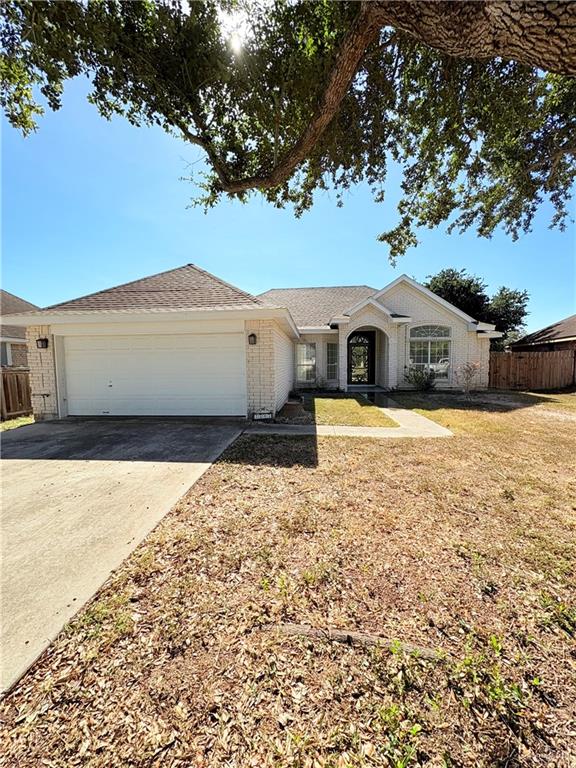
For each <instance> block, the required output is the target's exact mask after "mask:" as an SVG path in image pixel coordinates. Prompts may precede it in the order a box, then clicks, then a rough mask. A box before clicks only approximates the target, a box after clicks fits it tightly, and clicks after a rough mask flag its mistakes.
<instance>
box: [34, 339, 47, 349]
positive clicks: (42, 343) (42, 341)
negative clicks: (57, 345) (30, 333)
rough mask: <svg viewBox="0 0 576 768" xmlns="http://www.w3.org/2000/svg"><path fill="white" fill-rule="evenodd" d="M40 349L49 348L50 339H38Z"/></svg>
mask: <svg viewBox="0 0 576 768" xmlns="http://www.w3.org/2000/svg"><path fill="white" fill-rule="evenodd" d="M36 346H37V347H38V349H48V339H36Z"/></svg>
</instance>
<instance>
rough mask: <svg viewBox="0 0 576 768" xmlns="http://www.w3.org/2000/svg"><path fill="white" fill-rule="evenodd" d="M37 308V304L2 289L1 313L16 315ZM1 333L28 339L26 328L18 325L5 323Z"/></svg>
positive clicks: (10, 336)
mask: <svg viewBox="0 0 576 768" xmlns="http://www.w3.org/2000/svg"><path fill="white" fill-rule="evenodd" d="M35 309H38V307H37V306H36V304H31V303H30V302H29V301H25V300H24V299H21V298H20V297H19V296H14V294H13V293H8V291H4V290H2V289H0V315H15V314H17V313H18V312H30V310H35ZM0 333H1V334H2V336H7V337H9V338H14V339H22V340H25V339H26V328H22V327H19V326H17V325H3V326H2V327H1V328H0Z"/></svg>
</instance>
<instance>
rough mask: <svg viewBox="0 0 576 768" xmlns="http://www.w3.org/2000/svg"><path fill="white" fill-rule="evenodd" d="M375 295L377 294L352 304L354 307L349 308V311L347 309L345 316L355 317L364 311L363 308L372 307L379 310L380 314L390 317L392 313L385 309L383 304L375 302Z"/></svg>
mask: <svg viewBox="0 0 576 768" xmlns="http://www.w3.org/2000/svg"><path fill="white" fill-rule="evenodd" d="M377 295H378V294H374V296H369V297H368V298H367V299H362V301H359V302H358V303H357V304H354V306H352V307H350V309H347V310H346V314H347V315H355V314H356V312H359V311H360V310H361V309H364V307H367V306H369V305H372V306H373V307H376V309H379V310H380V311H381V312H383V313H384V314H385V315H388V317H391V316H392V312H391V311H390V310H389V309H388V308H387V307H385V306H384V304H380V302H379V301H376V300H375V296H377Z"/></svg>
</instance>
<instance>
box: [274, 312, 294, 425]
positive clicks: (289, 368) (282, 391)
mask: <svg viewBox="0 0 576 768" xmlns="http://www.w3.org/2000/svg"><path fill="white" fill-rule="evenodd" d="M272 345H273V348H274V404H275V410H276V411H279V410H280V408H282V406H283V405H284V403H285V402H286V400H288V395H289V394H290V390H291V389H292V386H293V382H294V345H293V344H292V339H290V338H289V337H288V336H287V335H286V334H285V333H284V332H283V331H282V330H281V329H280V328H278V327H275V328H273V329H272Z"/></svg>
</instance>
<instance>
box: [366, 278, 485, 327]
mask: <svg viewBox="0 0 576 768" xmlns="http://www.w3.org/2000/svg"><path fill="white" fill-rule="evenodd" d="M402 283H404V284H406V285H409V286H410V287H411V288H414V289H415V290H416V291H419V292H420V293H421V294H422V296H424V297H426V298H427V299H429V300H430V301H432V302H435V303H436V304H438V305H439V306H441V307H443V308H444V309H446V310H448V311H449V312H452V314H454V315H456V316H457V317H459V318H460V319H461V320H464V321H465V322H467V323H474V324H476V323H477V320H475V319H474V318H473V317H470V315H467V314H466V312H462V310H461V309H458V307H455V306H454V304H450V302H449V301H446V300H445V299H443V298H442V297H440V296H438V295H437V294H436V293H434V292H433V291H431V290H430V289H429V288H426V286H424V285H421V283H418V282H416V280H413V279H412V278H411V277H408V275H400V277H397V278H396V280H393V281H392V282H391V283H389V284H388V285H386V286H384V288H382V290H380V291H378V292H377V293H375V294H374V296H373V298H374V299H376V300H379V299H380V298H382V297H383V296H385V295H386V294H387V293H388V292H389V291H391V290H392V289H393V288H396V286H398V285H402ZM490 327H491V328H492V327H493V326H490Z"/></svg>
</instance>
